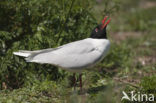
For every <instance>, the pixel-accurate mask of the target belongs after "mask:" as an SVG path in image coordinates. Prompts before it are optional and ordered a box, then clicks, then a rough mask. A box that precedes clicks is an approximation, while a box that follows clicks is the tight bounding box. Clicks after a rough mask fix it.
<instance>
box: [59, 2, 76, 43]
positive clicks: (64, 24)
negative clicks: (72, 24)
mask: <svg viewBox="0 0 156 103" xmlns="http://www.w3.org/2000/svg"><path fill="white" fill-rule="evenodd" d="M74 2H75V0H72V3H71V5H70V8H69V11H68V14H67V17H66V20H65V22H64V24H63V26H62V28H61V30H60V32H59V34H58V35H59V36H58V39H57V41H58V40H59V39H60V36H61V33H62V31H63V29H64V27H65V24H66V23H67V20H68V17H69V15H70V12H71V9H72V7H73V5H74ZM62 41H63V39H62Z"/></svg>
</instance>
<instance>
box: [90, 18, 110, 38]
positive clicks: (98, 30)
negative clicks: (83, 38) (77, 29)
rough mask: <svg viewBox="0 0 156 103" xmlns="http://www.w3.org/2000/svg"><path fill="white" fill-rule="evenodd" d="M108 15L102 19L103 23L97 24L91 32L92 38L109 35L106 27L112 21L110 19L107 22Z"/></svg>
mask: <svg viewBox="0 0 156 103" xmlns="http://www.w3.org/2000/svg"><path fill="white" fill-rule="evenodd" d="M107 17H108V16H106V17H105V18H104V19H103V20H102V24H100V25H98V26H96V27H95V28H94V29H93V31H92V33H91V36H90V37H91V38H95V39H106V38H107V35H106V27H107V24H108V23H109V22H110V19H109V20H108V21H107V22H106V23H105V21H106V19H107Z"/></svg>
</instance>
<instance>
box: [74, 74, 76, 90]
mask: <svg viewBox="0 0 156 103" xmlns="http://www.w3.org/2000/svg"><path fill="white" fill-rule="evenodd" d="M73 80H74V90H75V87H76V77H75V73H74V74H73Z"/></svg>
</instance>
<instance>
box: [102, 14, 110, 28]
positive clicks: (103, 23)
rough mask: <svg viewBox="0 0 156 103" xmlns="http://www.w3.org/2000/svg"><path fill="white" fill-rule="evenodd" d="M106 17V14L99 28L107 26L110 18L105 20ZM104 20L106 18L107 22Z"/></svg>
mask: <svg viewBox="0 0 156 103" xmlns="http://www.w3.org/2000/svg"><path fill="white" fill-rule="evenodd" d="M107 18H108V16H105V17H104V19H103V20H102V25H101V30H102V29H104V28H105V27H106V26H107V24H109V22H110V20H111V19H108V20H107ZM106 20H107V22H106ZM105 22H106V23H105Z"/></svg>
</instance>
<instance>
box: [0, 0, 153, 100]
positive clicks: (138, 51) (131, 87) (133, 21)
mask: <svg viewBox="0 0 156 103" xmlns="http://www.w3.org/2000/svg"><path fill="white" fill-rule="evenodd" d="M142 1H143V2H141V0H137V1H134V0H127V1H126V0H125V1H124V0H105V1H104V2H101V3H98V2H95V1H92V2H91V1H89V0H88V1H87V0H85V1H84V0H83V1H82V0H57V1H55V0H22V1H19V0H3V1H0V103H64V102H65V103H121V98H122V96H123V94H122V91H125V92H126V93H130V92H131V91H136V92H141V93H147V94H151V93H152V94H154V95H155V99H156V54H155V51H156V46H155V45H156V35H155V34H156V30H155V28H156V14H155V11H156V5H155V6H152V5H151V6H149V5H148V6H147V5H146V4H148V3H149V2H150V3H152V4H154V3H155V4H156V2H155V1H154V0H142ZM141 3H142V4H141ZM105 15H110V17H111V19H112V21H111V23H110V25H109V26H108V28H107V29H108V30H107V32H108V36H109V39H110V40H111V50H110V52H109V54H108V55H107V56H106V57H105V59H104V60H103V61H102V62H101V63H99V64H98V65H97V66H96V67H94V68H92V69H91V70H89V71H85V72H83V88H84V90H83V93H80V91H79V88H77V89H76V90H75V91H74V88H72V86H73V85H72V82H71V75H72V73H69V72H67V71H64V70H61V69H60V68H57V67H54V66H52V65H48V64H44V65H43V64H42V65H41V64H35V63H26V62H25V60H24V59H23V58H21V57H17V56H13V54H12V52H13V51H17V50H38V49H44V48H53V47H57V46H59V45H62V44H65V43H68V42H71V41H75V40H79V39H83V38H86V37H88V36H89V35H90V32H91V30H92V28H93V27H94V26H95V25H96V24H97V23H99V22H100V21H101V19H102V18H103V17H104V16H105ZM77 86H78V85H77ZM122 102H123V103H130V101H128V100H124V101H122ZM134 103H135V102H134ZM140 103H143V102H140Z"/></svg>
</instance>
